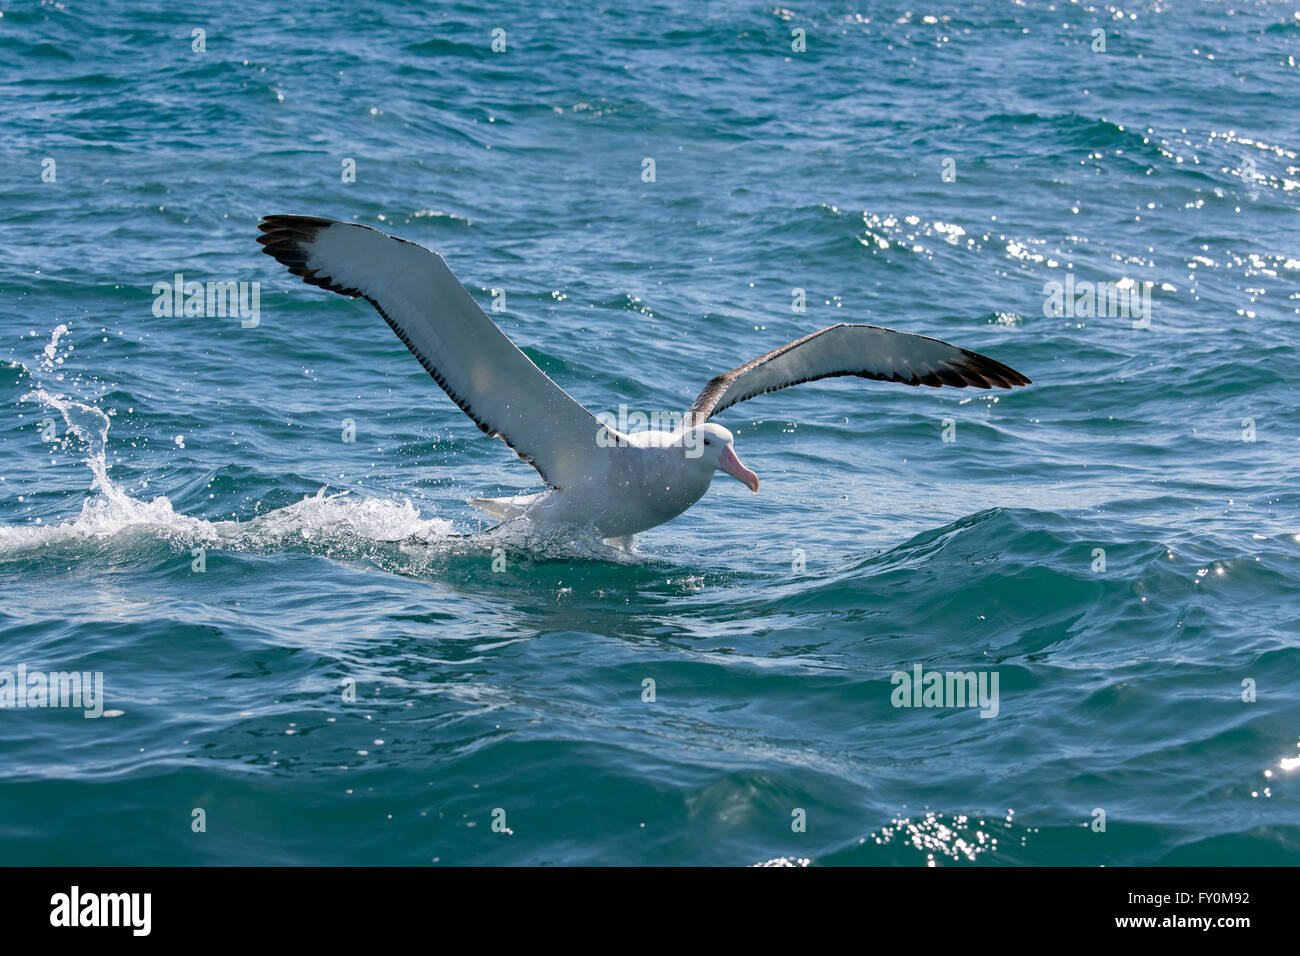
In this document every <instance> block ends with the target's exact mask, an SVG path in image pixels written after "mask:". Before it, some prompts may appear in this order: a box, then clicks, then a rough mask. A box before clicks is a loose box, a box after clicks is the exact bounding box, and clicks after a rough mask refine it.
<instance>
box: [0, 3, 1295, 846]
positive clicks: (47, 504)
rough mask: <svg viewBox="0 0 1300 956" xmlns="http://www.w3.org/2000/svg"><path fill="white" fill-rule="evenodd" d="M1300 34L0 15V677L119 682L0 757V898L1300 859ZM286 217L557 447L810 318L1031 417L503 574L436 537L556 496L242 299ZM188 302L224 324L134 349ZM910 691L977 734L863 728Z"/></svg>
mask: <svg viewBox="0 0 1300 956" xmlns="http://www.w3.org/2000/svg"><path fill="white" fill-rule="evenodd" d="M196 29H199V30H202V31H203V33H202V35H201V36H195V34H194V32H193V31H194V30H196ZM498 29H500V30H504V31H505V32H504V42H505V50H504V51H503V52H494V51H493V49H492V44H493V37H494V34H493V31H494V30H498ZM795 31H803V32H802V34H797V33H796V32H795ZM1094 31H1101V33H1100V37H1101V38H1102V40H1103V41H1104V46H1105V49H1104V50H1100V49H1096V48H1097V47H1099V46H1100V43H1099V42H1098V39H1097V37H1098V34H1096V33H1094ZM497 36H498V38H500V37H501V35H499V34H498V35H497ZM800 37H802V39H803V42H804V43H806V49H804V50H802V51H801V52H798V51H796V50H794V49H793V48H792V44H795V45H797V44H798V41H799V39H800ZM1298 41H1300V15H1297V14H1295V13H1294V11H1293V6H1292V5H1288V4H1276V5H1275V4H1264V3H1252V2H1246V3H1241V4H1235V5H1230V6H1229V5H1223V4H1205V5H1199V4H1166V3H1138V4H1133V5H1129V4H1125V5H1123V6H1101V5H1097V6H1092V5H1084V4H1071V3H1056V4H1053V5H1048V4H1044V3H1036V2H1034V3H1001V2H987V3H983V4H977V5H973V6H972V5H966V4H952V5H947V6H930V7H926V6H919V7H918V6H916V5H915V4H912V5H911V6H910V7H904V6H898V7H891V6H885V5H879V4H871V3H868V4H864V5H862V6H860V7H857V8H854V7H851V6H850V7H843V6H839V7H837V6H834V5H821V4H813V5H810V6H806V7H798V8H794V9H791V10H785V9H782V8H775V7H773V6H771V5H763V4H747V3H721V2H713V3H687V2H680V3H679V2H676V0H673V2H666V3H660V4H657V5H653V6H650V7H647V8H644V9H642V10H639V11H634V10H632V9H630V8H628V7H626V6H625V5H621V4H619V5H608V6H606V5H577V4H575V5H558V6H557V5H545V4H543V5H534V4H522V3H518V4H513V3H512V4H499V5H495V6H493V7H491V8H481V7H478V6H474V5H470V4H452V5H446V6H443V5H430V4H423V3H386V4H379V5H365V6H363V7H359V8H352V7H350V8H349V9H348V10H347V12H346V13H340V12H330V11H328V10H326V9H323V8H319V7H313V6H302V5H288V6H286V5H284V4H276V3H268V2H262V0H255V2H252V3H247V4H236V5H232V6H231V7H230V8H228V9H227V8H223V9H220V10H218V9H216V8H211V9H207V8H203V7H194V8H190V7H175V6H173V5H170V4H162V3H124V2H114V3H108V4H103V5H90V4H84V3H79V2H75V0H68V2H66V3H41V4H18V5H15V6H12V7H5V8H3V16H2V17H0V96H2V98H3V99H2V102H3V104H4V109H3V111H0V133H2V134H3V135H0V171H2V176H3V180H2V181H3V193H4V200H3V203H2V204H0V220H2V221H3V229H0V358H2V359H3V361H2V362H0V595H3V599H2V602H0V671H4V672H7V673H10V674H16V673H17V670H18V668H19V667H24V668H27V669H28V670H29V671H32V672H35V671H45V672H49V671H74V670H75V671H85V672H92V673H94V672H99V673H102V675H103V690H104V700H103V705H102V706H103V708H104V715H103V716H102V717H100V718H99V719H85V718H84V717H83V716H82V712H81V711H80V710H75V709H67V708H64V709H53V708H34V707H29V708H13V707H10V708H7V709H3V710H0V862H5V863H44V864H85V863H89V864H110V863H113V864H134V863H185V864H213V863H222V864H227V863H268V864H286V863H288V864H301V863H326V864H361V863H367V864H374V863H380V864H383V863H394V864H429V863H443V864H465V863H489V864H521V863H531V864H575V863H599V864H632V863H651V864H680V863H708V864H752V863H760V862H793V863H796V864H799V863H805V862H808V861H811V862H812V863H814V864H891V865H893V864H899V865H925V864H927V863H934V864H937V865H958V866H965V865H986V864H998V863H1001V864H1065V863H1068V864H1083V865H1090V866H1091V865H1099V864H1106V865H1122V864H1138V863H1162V864H1175V863H1178V864H1186V863H1207V864H1242V863H1286V864H1295V863H1297V862H1300V807H1298V806H1297V797H1298V796H1300V790H1298V789H1297V786H1298V784H1297V780H1296V774H1297V769H1296V767H1297V763H1298V761H1297V758H1300V750H1298V749H1297V741H1298V740H1300V701H1298V699H1297V684H1296V678H1297V673H1300V623H1298V621H1300V615H1297V597H1296V595H1297V586H1298V585H1300V520H1298V519H1297V507H1298V506H1300V494H1298V493H1297V491H1296V490H1295V484H1296V483H1295V471H1296V469H1295V461H1296V451H1297V445H1296V440H1297V439H1296V421H1297V396H1296V390H1295V385H1294V378H1295V376H1294V374H1293V369H1294V367H1295V365H1296V364H1297V358H1298V356H1297V347H1298V345H1300V333H1298V332H1297V315H1298V314H1300V291H1298V290H1300V286H1298V284H1297V283H1298V281H1300V232H1297V229H1296V223H1297V212H1298V211H1300V160H1298V159H1297V150H1298V149H1300V111H1297V110H1296V108H1295V106H1296V104H1297V103H1300V65H1298V64H1297V57H1300V42H1298ZM196 47H203V49H202V50H201V51H199V50H196V49H195V48H196ZM647 159H652V160H653V161H654V164H653V165H654V176H653V181H647V176H646V170H647V168H648V167H647V165H646V163H645V160H647ZM350 168H355V181H346V180H347V179H348V177H347V176H346V173H347V171H348V170H349V169H350ZM282 212H289V213H304V214H311V215H323V216H330V217H334V218H340V219H348V220H356V221H358V222H362V223H366V224H369V225H373V226H376V227H378V228H381V229H384V230H386V231H390V232H393V233H396V234H398V235H401V236H404V237H407V238H410V239H413V240H415V241H418V242H421V243H423V244H425V245H428V246H430V247H431V248H435V249H437V250H439V251H440V252H442V254H443V255H444V256H445V257H446V259H447V261H448V262H449V264H450V265H451V266H452V268H453V269H454V270H455V271H456V272H457V274H458V275H459V276H460V278H461V279H462V281H463V282H464V283H465V284H466V286H467V287H468V288H469V289H470V290H471V292H473V293H474V295H475V296H476V297H477V298H478V299H479V301H480V302H481V303H482V304H483V305H484V306H485V307H489V306H490V304H491V302H492V300H493V298H494V295H496V293H494V292H493V291H492V290H501V291H502V292H503V293H504V296H505V309H504V311H502V312H498V313H494V316H495V317H496V318H497V319H498V321H499V322H500V324H501V325H502V326H503V328H504V329H505V330H506V331H507V332H508V334H510V335H511V336H512V337H513V338H514V339H515V340H516V341H517V342H518V343H519V344H520V345H521V346H522V347H524V348H525V349H526V350H527V351H528V354H529V355H530V356H531V357H532V358H533V359H534V360H535V361H536V362H537V363H538V364H539V365H540V366H541V367H542V368H543V369H545V370H546V371H547V372H548V373H549V374H550V375H552V376H553V377H554V378H555V379H556V380H557V381H558V382H559V383H560V384H561V385H562V386H564V387H565V388H566V389H567V390H568V391H569V392H570V393H571V394H573V395H574V396H575V397H576V398H578V399H579V400H581V401H583V402H584V403H586V404H587V405H588V407H590V408H591V409H592V410H593V411H603V410H609V411H617V409H618V406H619V405H620V404H625V405H626V406H627V407H628V408H630V409H640V410H646V411H656V410H680V409H684V408H685V407H686V406H687V405H689V403H690V402H691V400H692V399H693V398H694V396H695V394H696V392H697V391H698V390H699V389H700V388H701V387H702V386H703V384H704V383H705V382H706V381H707V380H708V379H709V378H710V377H711V376H712V375H714V374H716V373H718V372H720V371H723V370H725V369H727V368H730V367H732V366H734V365H738V364H740V363H741V362H743V361H746V360H748V359H750V358H753V357H755V356H756V355H758V354H760V353H762V352H764V351H766V350H768V349H770V348H772V347H774V346H776V345H779V344H781V343H783V342H785V341H788V340H790V339H793V338H796V337H798V336H801V335H803V334H806V333H808V332H811V331H814V330H816V329H819V328H822V327H824V326H826V325H829V324H831V323H833V322H839V321H850V322H872V323H877V324H883V325H890V326H894V327H897V328H901V329H905V330H908V331H915V332H923V333H926V334H929V335H934V336H938V337H941V338H944V339H947V340H950V341H954V342H956V343H958V344H961V345H963V346H966V347H968V348H973V349H977V350H979V351H982V352H987V353H988V354H990V355H993V356H994V357H996V358H998V359H1000V360H1001V361H1003V362H1006V363H1007V364H1010V365H1012V366H1013V367H1015V368H1017V369H1019V370H1021V371H1023V372H1024V373H1025V374H1027V375H1028V376H1029V377H1030V378H1032V379H1033V380H1034V384H1033V385H1032V386H1031V387H1029V388H1025V389H1020V390H1016V391H1015V392H1011V393H1008V392H1000V393H998V394H991V393H983V392H974V391H957V390H952V389H946V388H945V389H942V390H916V389H909V388H906V387H902V386H898V385H887V384H884V383H873V382H863V381H860V380H856V379H850V380H835V381H830V382H823V383H818V384H812V385H805V386H802V387H799V388H795V389H791V390H788V391H784V392H780V393H778V394H774V395H768V396H765V397H762V398H759V399H756V400H754V401H752V402H747V403H744V404H741V405H739V406H736V407H735V408H732V409H730V410H728V411H727V412H725V413H724V414H723V415H722V416H721V419H720V420H721V422H722V424H724V425H726V426H727V427H728V428H730V429H732V430H733V431H734V432H735V434H736V436H737V438H736V447H737V450H738V451H739V452H740V454H741V456H742V457H743V458H744V460H745V462H746V464H747V465H749V466H750V467H751V468H753V469H754V470H755V471H756V472H758V474H759V475H760V476H761V477H762V481H763V485H762V494H761V495H759V496H758V497H756V498H755V497H753V496H751V495H750V494H749V492H748V491H746V490H745V489H744V488H743V487H742V486H740V485H739V484H737V483H735V482H732V481H726V480H719V481H718V482H716V483H715V486H714V488H713V489H712V490H711V492H710V493H709V495H708V496H707V497H706V498H705V499H704V500H703V501H702V502H701V503H700V504H699V505H697V506H696V507H695V508H694V509H692V510H691V511H689V512H688V513H687V514H685V515H683V516H682V517H680V518H678V519H676V520H675V521H673V522H671V523H669V524H667V525H664V526H662V527H660V528H657V529H655V530H653V531H651V532H649V533H646V534H644V535H641V536H639V537H638V541H637V550H636V551H635V552H634V553H631V554H627V553H623V552H621V551H618V550H615V549H613V548H610V547H607V546H605V545H603V544H601V543H600V542H598V541H594V540H589V539H588V538H587V537H586V536H583V535H579V534H573V535H569V534H558V535H551V536H548V537H546V538H528V537H526V536H524V535H522V534H521V533H519V532H518V531H516V530H513V529H510V528H503V529H496V530H492V529H490V528H488V526H487V525H485V524H483V522H482V521H481V519H480V517H479V516H478V515H477V514H476V513H475V512H474V511H473V510H472V509H470V508H469V507H468V506H467V505H466V504H465V499H466V498H469V497H473V496H478V495H483V494H511V493H516V492H526V491H531V490H536V489H537V487H538V481H537V476H536V474H535V473H534V472H533V471H532V470H531V469H529V468H528V467H527V466H526V465H524V464H523V463H521V462H520V461H519V460H518V459H516V458H515V457H514V456H513V455H512V454H511V453H510V452H509V451H508V450H507V449H506V448H505V447H504V446H502V445H501V444H500V443H499V442H495V441H492V440H490V439H488V438H486V437H484V436H482V435H481V434H480V433H479V431H478V429H477V428H475V427H474V425H473V424H472V423H471V422H470V421H469V420H468V419H466V418H465V417H464V416H463V415H462V414H461V413H460V411H459V410H458V409H457V408H456V407H455V406H454V405H453V404H452V403H451V402H450V401H449V400H447V398H446V397H445V396H444V395H443V394H442V393H441V392H440V391H439V390H438V389H437V388H436V386H435V385H434V383H433V382H432V381H431V380H430V379H429V378H428V376H427V375H426V374H425V373H424V372H423V370H422V369H421V368H420V367H419V365H418V364H417V363H416V362H415V361H414V360H412V359H411V357H410V356H409V355H408V354H407V353H406V351H405V349H404V348H403V347H402V345H401V343H399V342H398V341H397V340H396V339H395V338H394V336H393V335H392V334H391V333H390V332H389V331H388V329H386V328H385V327H384V324H383V322H382V321H381V320H380V319H379V317H378V316H377V315H376V314H375V313H374V312H373V311H372V310H371V309H370V308H369V307H368V306H367V305H365V303H364V302H358V301H349V300H346V299H342V298H339V297H336V296H331V295H328V294H327V293H325V292H323V291H321V290H318V289H314V288H311V287H308V286H306V285H303V284H301V283H300V282H298V281H297V280H296V279H294V278H293V277H291V276H289V275H287V274H286V273H284V271H283V270H282V269H281V268H280V267H278V266H277V265H276V264H275V263H274V262H273V261H272V260H270V259H269V258H267V257H266V256H263V255H260V254H259V247H258V246H257V245H256V243H255V241H254V240H255V237H256V234H257V233H256V224H257V220H258V218H259V216H262V215H265V214H269V213H282ZM176 273H182V274H183V275H184V276H185V278H186V279H190V280H198V281H209V280H221V281H246V282H259V283H260V313H259V318H258V322H257V324H256V325H255V326H254V327H245V324H247V323H241V322H240V320H239V319H238V318H231V317H216V316H207V317H205V316H189V317H186V316H183V315H182V316H179V317H175V316H172V317H169V316H166V315H164V316H158V315H156V314H155V310H154V305H155V294H154V292H153V287H154V284H155V283H159V282H163V283H167V282H171V281H173V277H174V276H175V274H176ZM1067 277H1069V278H1070V281H1074V282H1110V283H1116V284H1117V285H1118V286H1120V287H1122V288H1139V289H1140V288H1142V284H1143V283H1151V286H1150V288H1151V300H1150V312H1149V317H1150V323H1149V327H1146V328H1142V327H1138V328H1135V327H1134V322H1133V321H1132V320H1131V318H1129V317H1123V316H1114V315H1100V316H1099V315H1094V314H1078V310H1075V311H1074V312H1073V313H1072V314H1060V315H1057V314H1048V313H1049V312H1050V311H1051V310H1050V309H1048V310H1045V308H1044V305H1045V300H1046V299H1047V298H1048V294H1047V292H1045V287H1047V284H1048V283H1051V282H1061V283H1065V282H1066V281H1067ZM796 289H802V290H804V294H805V297H806V311H804V312H802V313H801V312H797V311H795V310H794V309H793V308H792V305H793V303H794V301H795V292H794V290H796ZM1138 324H1139V326H1141V325H1143V324H1145V323H1142V322H1139V323H1138ZM345 421H350V422H351V427H354V428H355V439H356V440H355V441H353V442H348V441H344V440H343V439H344V430H345V428H347V427H349V426H348V425H346V424H345ZM945 437H947V438H951V439H953V440H951V441H946V440H944V439H945ZM494 562H495V565H496V568H497V569H496V570H494ZM917 665H920V667H921V668H922V669H923V671H926V672H928V671H936V672H947V671H954V672H968V671H973V672H977V673H980V674H985V675H989V676H992V675H996V677H997V680H998V698H997V707H996V710H997V713H996V716H995V717H992V719H986V718H983V717H981V714H980V710H979V709H978V708H969V707H965V708H959V707H940V708H924V707H922V708H911V707H909V708H903V707H896V706H894V704H895V703H896V699H895V698H894V691H895V683H894V682H893V680H892V677H893V675H894V674H895V673H897V672H903V673H906V674H909V675H910V674H913V673H915V671H914V668H915V667H916V666H917ZM647 682H652V684H651V683H647ZM3 684H4V679H3V674H0V699H2V695H3ZM651 688H652V689H653V694H651ZM651 696H653V700H647V699H646V698H648V697H651ZM1243 697H1244V698H1253V699H1251V700H1244V699H1243ZM198 810H201V811H202V813H201V814H197V815H196V811H198ZM196 820H202V821H203V822H204V823H205V826H206V828H205V829H203V830H202V832H195V828H196V827H197V826H198V823H196ZM1102 821H1104V830H1103V829H1102V827H1101V822H1102Z"/></svg>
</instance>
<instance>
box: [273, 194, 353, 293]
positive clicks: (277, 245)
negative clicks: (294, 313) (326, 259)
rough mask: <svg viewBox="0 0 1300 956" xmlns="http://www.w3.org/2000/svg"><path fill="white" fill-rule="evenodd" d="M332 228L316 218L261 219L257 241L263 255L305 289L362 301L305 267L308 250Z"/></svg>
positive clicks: (279, 216) (349, 289) (331, 221)
mask: <svg viewBox="0 0 1300 956" xmlns="http://www.w3.org/2000/svg"><path fill="white" fill-rule="evenodd" d="M334 224H335V221H334V220H333V219H321V218H320V217H319V216H287V215H276V216H263V217H262V220H261V222H259V223H258V224H257V228H258V229H259V230H260V231H261V233H262V235H260V236H258V237H257V241H258V243H260V244H261V246H262V251H263V252H265V253H266V254H267V255H268V256H271V257H272V258H273V259H275V261H276V262H278V263H280V264H281V265H282V266H284V267H286V268H287V269H288V270H289V272H290V273H291V274H292V275H296V276H299V277H300V278H301V279H302V281H303V282H306V283H307V284H308V285H314V286H319V287H320V288H322V289H327V290H329V291H330V292H337V293H338V294H339V295H345V296H347V297H348V298H351V299H357V298H360V297H361V294H362V293H361V290H359V289H352V288H348V287H347V286H342V285H339V283H337V282H335V281H334V280H333V279H332V278H331V277H330V276H327V275H321V274H320V270H318V269H312V268H310V267H309V266H308V259H309V255H308V247H309V246H310V245H311V244H312V242H314V241H315V239H316V236H317V234H318V233H319V232H320V231H321V230H322V229H325V228H328V227H329V226H332V225H334Z"/></svg>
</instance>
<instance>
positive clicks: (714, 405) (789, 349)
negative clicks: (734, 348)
mask: <svg viewBox="0 0 1300 956" xmlns="http://www.w3.org/2000/svg"><path fill="white" fill-rule="evenodd" d="M838 375H856V376H857V377H858V378H874V379H879V380H880V381H882V382H902V383H903V384H904V385H933V386H935V387H938V386H941V385H952V386H953V387H955V388H965V387H966V386H968V385H973V386H975V387H976V388H1011V387H1013V386H1015V385H1028V384H1030V382H1029V379H1027V378H1025V377H1024V376H1023V375H1021V374H1020V373H1019V372H1017V371H1016V370H1015V369H1013V368H1008V367H1007V366H1005V365H1003V364H1002V363H1001V362H995V361H993V359H991V358H989V357H987V356H985V355H980V354H979V353H978V352H971V351H968V350H966V349H962V348H958V347H957V346H955V345H949V344H948V343H947V342H940V341H939V340H938V339H932V338H929V337H927V336H924V335H913V334H912V333H910V332H898V331H895V330H894V329H886V328H882V327H881V326H878V325H849V324H845V323H841V324H839V325H832V326H831V327H830V328H828V329H822V330H821V331H820V332H814V333H813V334H812V335H806V336H804V337H803V338H801V339H797V340H796V341H794V342H789V343H787V344H785V345H783V346H781V347H780V348H779V349H774V350H773V351H771V352H768V353H767V354H766V355H763V356H760V357H759V358H756V359H754V361H752V362H747V363H745V364H744V365H742V366H740V368H734V369H732V370H731V371H730V372H724V373H723V374H722V375H718V376H716V377H714V379H713V380H712V381H711V382H709V384H708V385H706V386H705V387H704V391H702V392H700V397H699V398H697V399H696V400H695V404H694V405H692V406H691V409H690V411H689V412H687V417H688V419H690V420H692V421H694V423H695V424H700V423H702V422H704V421H705V420H706V419H708V418H709V416H711V415H716V414H717V413H718V412H720V411H722V410H723V409H724V408H730V407H731V406H732V405H735V404H736V403H737V402H743V401H745V399H747V398H753V397H754V396H755V395H762V394H764V393H766V392H775V391H777V390H778V389H782V388H789V387H790V386H791V385H800V384H802V383H803V382H814V381H816V380H817V379H819V378H833V377H835V376H838Z"/></svg>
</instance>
